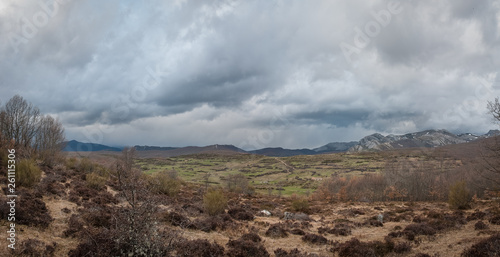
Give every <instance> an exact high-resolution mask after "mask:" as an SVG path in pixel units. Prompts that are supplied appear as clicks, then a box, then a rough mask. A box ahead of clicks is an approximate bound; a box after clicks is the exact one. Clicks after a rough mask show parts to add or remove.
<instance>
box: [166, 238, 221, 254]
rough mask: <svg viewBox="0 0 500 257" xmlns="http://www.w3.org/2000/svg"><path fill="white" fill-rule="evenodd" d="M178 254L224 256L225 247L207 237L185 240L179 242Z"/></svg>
mask: <svg viewBox="0 0 500 257" xmlns="http://www.w3.org/2000/svg"><path fill="white" fill-rule="evenodd" d="M176 249H177V255H176V256H185V257H189V256H200V257H217V256H224V247H222V246H220V245H219V244H217V243H215V242H214V243H210V242H209V241H208V240H206V239H196V240H185V241H182V242H180V243H178V244H177V246H176Z"/></svg>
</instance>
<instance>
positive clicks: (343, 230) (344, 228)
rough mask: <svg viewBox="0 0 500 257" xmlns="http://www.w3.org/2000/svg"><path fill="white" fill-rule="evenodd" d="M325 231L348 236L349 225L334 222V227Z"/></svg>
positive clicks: (349, 232)
mask: <svg viewBox="0 0 500 257" xmlns="http://www.w3.org/2000/svg"><path fill="white" fill-rule="evenodd" d="M327 232H328V233H329V234H333V235H336V236H348V235H350V234H351V226H349V225H348V224H345V223H340V224H335V227H334V228H332V229H330V230H328V231H327Z"/></svg>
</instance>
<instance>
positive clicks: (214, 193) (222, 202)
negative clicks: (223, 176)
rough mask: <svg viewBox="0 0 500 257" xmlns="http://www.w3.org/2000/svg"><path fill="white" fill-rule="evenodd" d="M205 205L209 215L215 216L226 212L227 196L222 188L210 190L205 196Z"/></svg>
mask: <svg viewBox="0 0 500 257" xmlns="http://www.w3.org/2000/svg"><path fill="white" fill-rule="evenodd" d="M203 206H204V207H205V211H206V212H207V213H208V214H209V215H211V216H215V215H217V214H221V213H224V211H225V209H226V206H227V198H226V196H224V192H223V191H222V190H220V189H218V190H209V191H208V192H207V193H206V194H205V195H204V196H203Z"/></svg>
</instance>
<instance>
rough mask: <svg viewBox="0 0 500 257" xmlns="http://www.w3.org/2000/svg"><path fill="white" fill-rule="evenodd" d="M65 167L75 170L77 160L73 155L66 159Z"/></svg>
mask: <svg viewBox="0 0 500 257" xmlns="http://www.w3.org/2000/svg"><path fill="white" fill-rule="evenodd" d="M66 167H68V168H70V169H73V170H76V168H77V167H78V160H77V159H76V158H74V157H71V158H68V159H66Z"/></svg>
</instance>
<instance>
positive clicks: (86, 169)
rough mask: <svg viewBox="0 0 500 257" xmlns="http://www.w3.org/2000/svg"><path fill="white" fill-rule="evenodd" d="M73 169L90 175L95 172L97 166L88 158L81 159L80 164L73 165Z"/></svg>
mask: <svg viewBox="0 0 500 257" xmlns="http://www.w3.org/2000/svg"><path fill="white" fill-rule="evenodd" d="M75 169H76V171H78V172H82V173H91V172H93V171H94V170H97V165H96V164H95V163H93V162H92V161H91V160H89V159H88V158H82V159H81V160H80V163H78V164H76V165H75Z"/></svg>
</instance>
